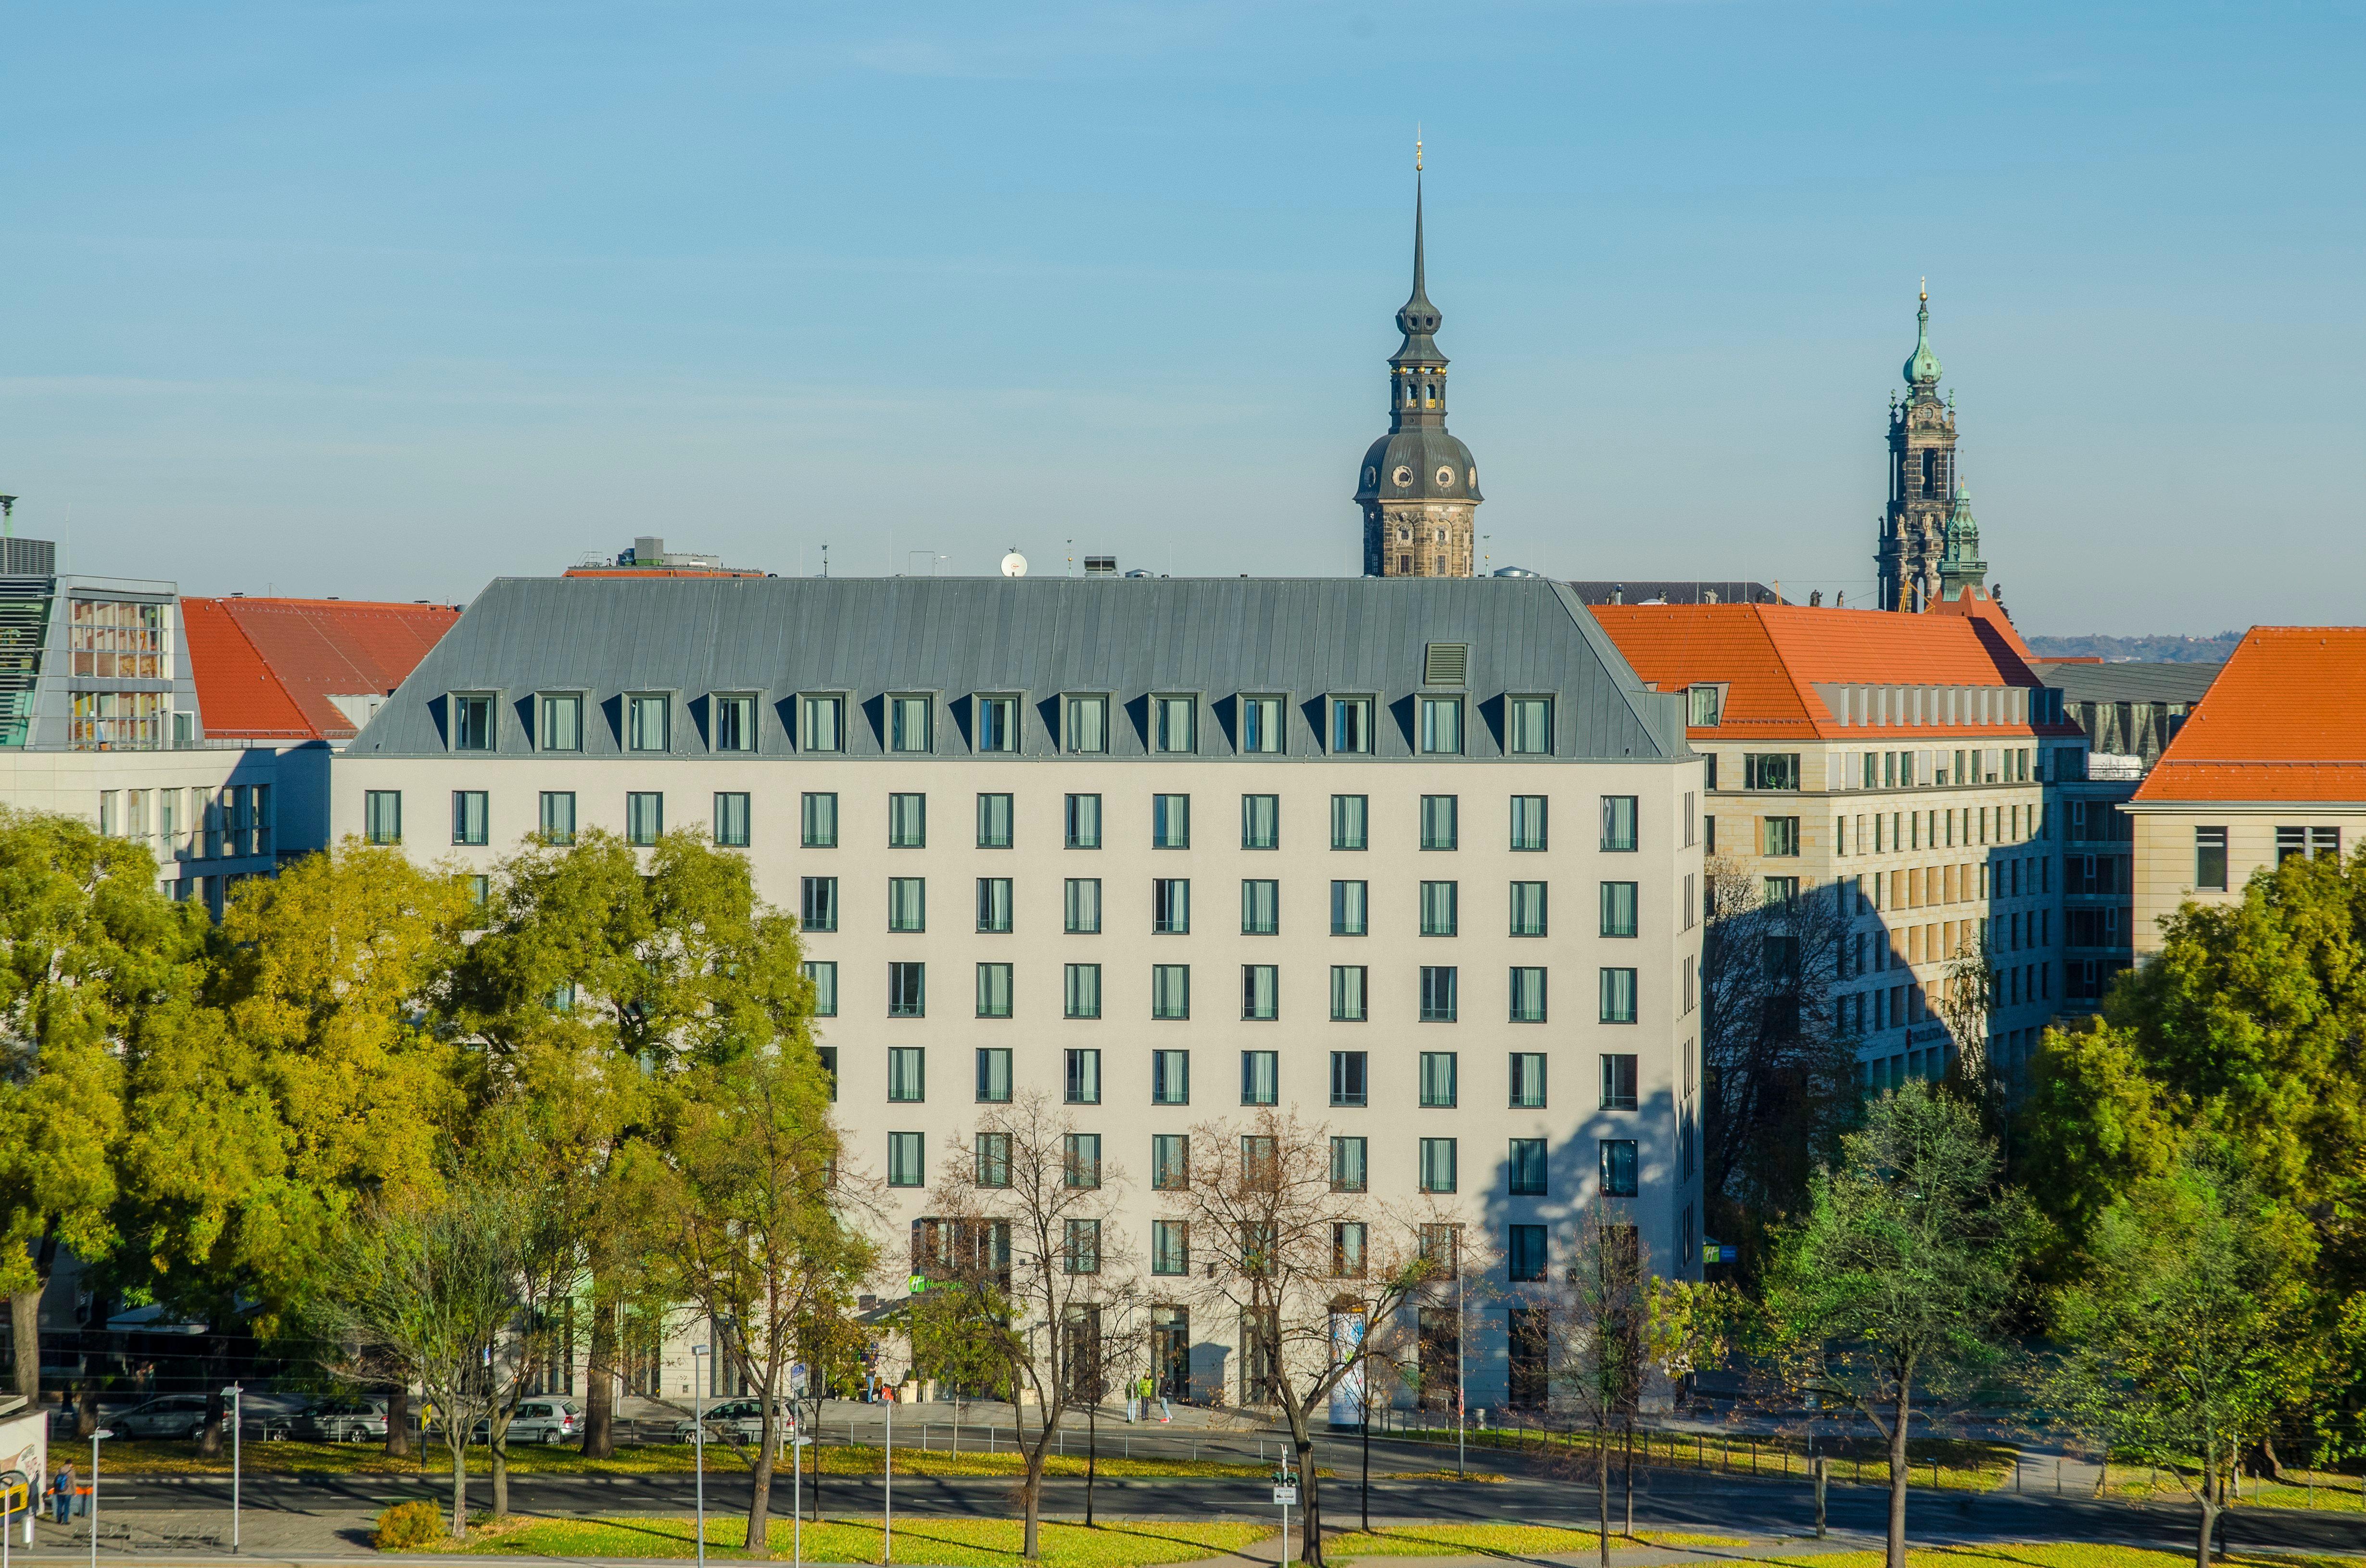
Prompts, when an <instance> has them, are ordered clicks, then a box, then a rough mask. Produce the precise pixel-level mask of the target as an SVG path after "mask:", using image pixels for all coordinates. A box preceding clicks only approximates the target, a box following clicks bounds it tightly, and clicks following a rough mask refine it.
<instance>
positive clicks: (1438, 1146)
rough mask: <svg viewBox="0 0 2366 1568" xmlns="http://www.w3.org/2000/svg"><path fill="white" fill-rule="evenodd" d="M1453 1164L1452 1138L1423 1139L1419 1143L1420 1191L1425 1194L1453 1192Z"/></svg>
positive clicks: (1454, 1173)
mask: <svg viewBox="0 0 2366 1568" xmlns="http://www.w3.org/2000/svg"><path fill="white" fill-rule="evenodd" d="M1455 1164H1456V1161H1455V1150H1454V1140H1453V1139H1452V1138H1424V1139H1423V1140H1422V1141H1421V1190H1423V1191H1425V1192H1451V1191H1453V1190H1455V1178H1456V1171H1455Z"/></svg>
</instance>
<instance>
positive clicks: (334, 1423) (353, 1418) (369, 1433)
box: [296, 1399, 386, 1443]
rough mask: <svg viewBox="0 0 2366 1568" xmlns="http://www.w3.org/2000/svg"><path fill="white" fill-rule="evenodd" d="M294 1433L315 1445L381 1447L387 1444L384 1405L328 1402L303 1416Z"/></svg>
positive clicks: (361, 1401) (376, 1401) (365, 1401)
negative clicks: (373, 1445)
mask: <svg viewBox="0 0 2366 1568" xmlns="http://www.w3.org/2000/svg"><path fill="white" fill-rule="evenodd" d="M296 1429H297V1431H298V1432H299V1434H300V1435H302V1436H304V1437H306V1438H310V1439H311V1440H312V1441H314V1442H316V1443H382V1442H384V1441H386V1401H385V1400H383V1399H332V1400H327V1401H324V1402H322V1403H321V1404H316V1405H314V1406H313V1407H312V1408H311V1409H310V1410H307V1411H306V1412H304V1414H303V1415H302V1416H300V1417H299V1419H298V1422H297V1428H296Z"/></svg>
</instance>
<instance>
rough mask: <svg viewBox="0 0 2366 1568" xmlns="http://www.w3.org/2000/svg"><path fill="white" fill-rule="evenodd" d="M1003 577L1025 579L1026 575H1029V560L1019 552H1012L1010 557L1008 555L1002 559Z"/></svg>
mask: <svg viewBox="0 0 2366 1568" xmlns="http://www.w3.org/2000/svg"><path fill="white" fill-rule="evenodd" d="M1002 575H1003V576H1005V577H1024V576H1026V575H1027V558H1026V557H1025V556H1022V555H1020V553H1019V552H1018V551H1017V550H1013V551H1011V552H1010V553H1009V554H1008V555H1007V556H1005V557H1003V558H1002Z"/></svg>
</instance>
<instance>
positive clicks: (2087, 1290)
mask: <svg viewBox="0 0 2366 1568" xmlns="http://www.w3.org/2000/svg"><path fill="white" fill-rule="evenodd" d="M2314 1250H2315V1238H2314V1237H2313V1236H2312V1235H2310V1234H2309V1229H2308V1226H2307V1224H2306V1223H2305V1222H2304V1221H2303V1220H2302V1219H2301V1218H2300V1216H2298V1215H2295V1214H2293V1213H2292V1212H2291V1211H2290V1210H2288V1209H2286V1208H2284V1207H2283V1206H2282V1205H2281V1204H2278V1203H2275V1202H2274V1201H2271V1200H2269V1199H2267V1198H2266V1197H2264V1196H2263V1195H2262V1194H2261V1193H2260V1191H2259V1189H2258V1188H2257V1187H2256V1186H2255V1185H2254V1184H2253V1183H2252V1182H2251V1181H2249V1180H2248V1179H2247V1178H2245V1177H2242V1176H2240V1175H2237V1174H2236V1173H2234V1172H2232V1171H2230V1170H2228V1169H2226V1168H2224V1167H2223V1166H2222V1165H2221V1164H2220V1163H2219V1162H2218V1161H2217V1160H2215V1159H2214V1158H2213V1157H2211V1156H2209V1155H2207V1154H2205V1153H2204V1152H2203V1150H2202V1148H2201V1147H2200V1145H2198V1144H2197V1145H2188V1147H2187V1148H2186V1150H2185V1151H2184V1153H2183V1156H2182V1157H2181V1158H2180V1161H2179V1163H2178V1164H2177V1165H2176V1166H2175V1167H2174V1168H2171V1169H2170V1170H2169V1171H2168V1172H2167V1173H2165V1174H2162V1175H2159V1176H2153V1177H2147V1178H2146V1179H2142V1180H2140V1181H2138V1182H2137V1183H2136V1184H2135V1186H2134V1187H2133V1188H2132V1189H2131V1190H2129V1191H2128V1192H2127V1193H2126V1195H2125V1196H2124V1197H2122V1198H2121V1199H2119V1200H2118V1201H2115V1202H2113V1204H2111V1205H2110V1206H2109V1207H2108V1208H2106V1209H2105V1210H2104V1211H2103V1212H2102V1213H2101V1214H2100V1215H2099V1216H2097V1219H2096V1222H2095V1224H2094V1226H2093V1228H2092V1232H2091V1235H2090V1239H2089V1242H2088V1246H2087V1248H2086V1250H2085V1253H2084V1255H2083V1257H2082V1258H2080V1263H2081V1267H2080V1269H2079V1272H2078V1275H2077V1277H2076V1279H2075V1280H2073V1282H2071V1283H2070V1284H2067V1285H2066V1286H2064V1287H2062V1288H2061V1289H2060V1290H2059V1291H2058V1292H2056V1295H2055V1300H2054V1321H2055V1326H2056V1330H2057V1332H2058V1333H2059V1334H2060V1335H2061V1337H2062V1339H2063V1342H2064V1344H2065V1346H2066V1347H2067V1353H2066V1354H2065V1355H2064V1357H2063V1359H2062V1361H2061V1363H2060V1369H2059V1371H2058V1374H2057V1376H2056V1384H2057V1388H2058V1391H2059V1393H2060V1395H2061V1397H2062V1399H2063V1401H2064V1403H2065V1404H2066V1405H2067V1407H2069V1408H2071V1409H2074V1410H2077V1411H2079V1413H2080V1414H2081V1415H2083V1416H2085V1418H2086V1419H2087V1421H2088V1422H2089V1424H2090V1426H2091V1427H2093V1428H2094V1429H2096V1430H2097V1431H2099V1432H2101V1434H2102V1435H2103V1436H2104V1438H2105V1439H2106V1441H2107V1443H2108V1445H2109V1448H2110V1450H2112V1451H2113V1452H2115V1453H2121V1452H2124V1453H2127V1454H2129V1455H2131V1456H2132V1457H2135V1458H2142V1459H2146V1460H2149V1461H2154V1462H2156V1463H2162V1464H2164V1465H2165V1466H2166V1468H2167V1469H2168V1471H2169V1473H2170V1474H2171V1475H2173V1476H2175V1477H2177V1479H2178V1481H2179V1482H2180V1483H2181V1484H2183V1485H2184V1486H2185V1488H2186V1490H2187V1491H2188V1492H2189V1493H2191V1495H2192V1496H2193V1498H2194V1500H2195V1501H2196V1502H2197V1503H2198V1504H2199V1505H2200V1506H2201V1511H2202V1517H2201V1529H2200V1533H2199V1534H2198V1536H2197V1537H2196V1539H2195V1542H2194V1562H2195V1565H2196V1568H2209V1562H2210V1538H2211V1532H2212V1530H2213V1529H2214V1526H2215V1524H2216V1522H2217V1517H2218V1510H2219V1507H2220V1506H2221V1505H2222V1503H2223V1502H2224V1499H2225V1483H2226V1481H2227V1479H2228V1477H2229V1476H2230V1475H2231V1474H2232V1472H2233V1470H2234V1466H2235V1463H2236V1458H2237V1456H2238V1455H2240V1453H2241V1452H2242V1451H2243V1450H2244V1448H2245V1447H2246V1446H2247V1445H2248V1444H2250V1443H2253V1442H2256V1441H2258V1440H2259V1438H2261V1437H2262V1436H2263V1435H2264V1434H2265V1432H2266V1430H2267V1427H2268V1423H2269V1421H2270V1418H2271V1417H2272V1416H2273V1415H2274V1414H2275V1412H2276V1410H2277V1408H2278V1407H2279V1406H2280V1405H2282V1404H2285V1403H2286V1402H2288V1401H2289V1400H2291V1399H2292V1398H2293V1396H2294V1394H2295V1393H2298V1392H2299V1391H2298V1390H2296V1389H2295V1387H2294V1386H2293V1385H2294V1382H2295V1381H2296V1380H2298V1379H2302V1378H2304V1377H2305V1375H2306V1370H2307V1368H2308V1367H2309V1366H2310V1365H2312V1364H2313V1363H2312V1361H2311V1359H2310V1358H2309V1357H2308V1356H2307V1355H2305V1354H2304V1353H2302V1352H2303V1346H2302V1345H2301V1344H2300V1343H2299V1340H2300V1338H2301V1337H2304V1336H2307V1335H2309V1334H2310V1332H2311V1330H2310V1324H2309V1319H2310V1314H2309V1311H2308V1302H2307V1295H2308V1289H2307V1285H2306V1283H2305V1281H2304V1271H2305V1268H2306V1265H2307V1262H2308V1261H2309V1255H2310V1254H2311V1253H2313V1252H2314ZM2185 1461H2193V1462H2194V1463H2195V1464H2196V1466H2197V1468H2198V1470H2199V1472H2200V1473H2199V1475H2198V1476H2196V1477H2194V1478H2193V1479H2191V1480H2189V1479H2188V1478H2187V1476H2186V1474H2185V1472H2184V1469H2183V1463H2184V1462H2185Z"/></svg>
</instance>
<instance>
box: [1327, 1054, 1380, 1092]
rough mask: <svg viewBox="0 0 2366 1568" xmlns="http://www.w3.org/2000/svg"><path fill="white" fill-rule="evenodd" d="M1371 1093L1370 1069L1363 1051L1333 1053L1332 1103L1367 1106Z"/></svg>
mask: <svg viewBox="0 0 2366 1568" xmlns="http://www.w3.org/2000/svg"><path fill="white" fill-rule="evenodd" d="M1370 1092H1371V1083H1370V1076H1369V1067H1368V1066H1367V1058H1366V1055H1365V1054H1364V1053H1363V1052H1361V1051H1334V1052H1332V1053H1331V1103H1332V1104H1334V1105H1362V1104H1365V1103H1366V1102H1367V1100H1368V1099H1369V1095H1370Z"/></svg>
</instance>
